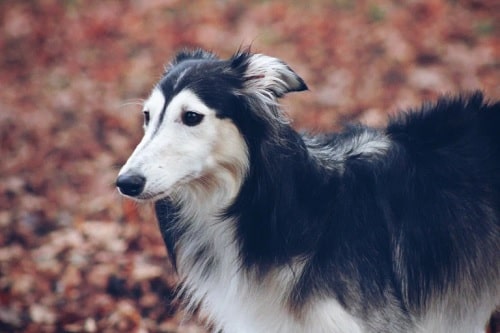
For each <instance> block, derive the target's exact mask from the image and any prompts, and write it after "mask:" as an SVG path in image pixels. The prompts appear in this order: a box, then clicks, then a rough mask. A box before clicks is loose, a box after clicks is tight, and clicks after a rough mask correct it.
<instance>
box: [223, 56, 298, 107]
mask: <svg viewBox="0 0 500 333" xmlns="http://www.w3.org/2000/svg"><path fill="white" fill-rule="evenodd" d="M231 67H232V68H233V69H235V70H237V71H239V72H240V75H242V76H243V79H244V83H243V86H244V89H245V90H248V91H250V92H256V93H265V94H269V93H271V94H272V95H274V96H275V97H281V96H283V95H284V94H286V93H288V92H292V91H303V90H307V85H306V84H305V82H304V80H302V78H301V77H300V76H298V75H297V74H296V73H295V72H294V71H293V70H292V69H291V68H290V67H289V66H288V65H287V64H286V63H284V62H283V61H281V60H280V59H277V58H273V57H269V56H266V55H264V54H251V53H250V52H248V51H244V52H238V53H237V54H235V55H234V56H233V58H232V59H231Z"/></svg>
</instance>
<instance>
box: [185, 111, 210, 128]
mask: <svg viewBox="0 0 500 333" xmlns="http://www.w3.org/2000/svg"><path fill="white" fill-rule="evenodd" d="M181 117H182V123H183V124H184V125H187V126H196V125H198V124H199V123H201V121H202V120H203V117H204V115H202V114H200V113H196V112H193V111H186V112H184V113H183V114H182V116H181Z"/></svg>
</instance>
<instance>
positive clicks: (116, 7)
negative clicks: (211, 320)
mask: <svg viewBox="0 0 500 333" xmlns="http://www.w3.org/2000/svg"><path fill="white" fill-rule="evenodd" d="M499 18H500V3H499V2H498V1H494V0H491V1H487V0H485V1H479V0H467V1H465V0H464V1H460V0H410V1H397V0H393V1H391V0H373V1H369V0H367V1H361V0H360V1H356V0H311V1H307V2H306V1H287V2H282V1H264V0H254V1H245V2H243V1H232V0H219V1H177V0H151V1H142V0H127V1H112V0H110V1H84V0H67V1H62V0H60V1H57V0H39V1H35V0H31V1H8V0H7V1H6V0H3V1H0V140H1V148H0V332H117V331H121V332H184V333H186V332H203V330H202V329H201V328H199V327H198V324H197V323H199V320H198V319H196V317H192V318H191V319H190V318H185V319H183V313H182V311H181V310H180V309H179V302H178V301H177V300H175V299H174V289H173V288H174V285H175V281H176V276H175V273H174V272H173V270H172V268H171V266H170V264H169V263H168V261H167V259H166V252H165V249H164V246H163V242H162V240H161V238H160V235H159V232H158V230H157V225H156V220H155V218H154V216H153V214H152V210H151V207H149V206H147V205H141V206H138V205H136V204H134V203H132V202H130V201H127V200H124V199H122V198H120V196H119V195H118V194H117V192H116V190H115V188H114V185H113V183H114V180H115V177H116V174H117V171H118V169H119V167H120V166H121V164H122V163H123V162H124V161H125V160H126V158H127V157H128V155H129V154H130V153H131V151H132V149H133V148H134V147H135V145H136V144H137V143H138V141H139V139H140V137H141V134H142V128H141V126H142V114H141V112H140V111H141V106H140V102H141V99H142V98H146V97H147V95H148V93H149V92H150V89H151V88H152V86H153V84H154V83H155V82H156V81H157V79H159V77H160V74H161V73H162V71H163V67H164V65H166V64H167V63H168V61H169V59H170V57H172V56H173V55H174V54H175V52H176V51H177V50H179V49H182V48H185V47H203V48H207V49H209V50H212V51H214V52H216V53H218V54H219V55H221V56H223V57H227V56H230V55H231V54H232V53H233V52H234V51H235V50H236V49H238V48H239V47H240V46H246V45H252V50H253V51H255V52H262V53H266V54H269V55H272V56H275V57H279V58H281V59H283V60H285V61H286V62H287V63H288V64H289V65H290V66H291V67H292V68H293V69H294V70H295V71H296V72H297V73H298V74H299V75H300V76H302V77H303V78H304V79H305V81H306V82H307V84H308V86H309V88H310V90H309V91H307V92H302V93H298V94H292V95H290V96H288V97H287V98H286V99H285V100H284V101H283V103H284V108H285V109H286V110H287V112H288V113H289V114H290V116H291V117H292V118H293V119H294V122H293V125H294V126H295V127H296V128H297V129H307V130H310V131H326V130H338V129H339V128H341V126H342V124H344V123H345V122H347V121H359V122H363V123H365V124H369V125H374V126H382V125H383V124H384V123H385V122H386V121H387V117H388V116H389V115H391V114H395V113H397V112H398V111H400V110H401V109H407V108H412V107H417V106H418V105H420V104H421V102H422V101H424V100H435V99H436V98H437V96H439V95H440V94H446V93H458V92H467V91H472V90H475V89H481V90H483V91H484V92H485V95H486V96H487V97H488V98H489V99H499V98H500V84H499V83H500V80H499V78H500V76H499V74H500V61H499V60H500V40H499V39H500V38H499V37H500V33H499V27H498V23H499V21H500V20H499Z"/></svg>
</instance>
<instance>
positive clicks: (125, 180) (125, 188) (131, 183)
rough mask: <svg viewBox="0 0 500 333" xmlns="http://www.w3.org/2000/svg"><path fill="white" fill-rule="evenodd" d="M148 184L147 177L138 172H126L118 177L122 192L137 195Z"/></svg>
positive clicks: (118, 185)
mask: <svg viewBox="0 0 500 333" xmlns="http://www.w3.org/2000/svg"><path fill="white" fill-rule="evenodd" d="M144 185H146V178H145V177H144V176H143V175H141V174H138V173H133V172H126V173H124V174H123V175H119V176H118V178H117V179H116V186H117V187H118V188H119V189H120V192H121V193H122V194H125V195H128V196H131V197H135V196H137V195H139V194H141V192H142V190H143V189H144Z"/></svg>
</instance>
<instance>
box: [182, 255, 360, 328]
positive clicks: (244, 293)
mask: <svg viewBox="0 0 500 333" xmlns="http://www.w3.org/2000/svg"><path fill="white" fill-rule="evenodd" d="M233 251H235V249H234V248H233V247H232V246H227V247H226V248H225V251H224V256H223V257H219V258H218V259H217V260H215V261H214V260H209V261H207V263H208V262H210V263H212V265H213V267H211V268H210V270H209V272H210V273H209V274H206V273H207V271H208V269H207V268H205V269H203V268H201V267H198V268H194V267H193V269H192V270H191V272H190V274H188V275H187V276H186V278H185V283H186V285H185V287H186V288H187V289H188V290H189V291H190V293H191V295H192V296H193V300H194V301H195V302H201V305H202V310H203V312H204V313H205V314H206V315H207V316H208V318H209V320H211V321H213V322H214V324H215V327H216V328H217V329H223V332H232V333H257V332H277V333H279V332H283V333H285V332H286V333H295V332H296V333H299V332H313V333H341V332H352V333H358V332H361V330H360V327H359V326H358V325H357V324H356V320H355V318H354V317H353V316H351V315H350V314H348V313H347V312H346V311H345V310H344V309H343V308H342V307H341V306H340V305H339V303H338V302H337V301H336V300H334V299H331V298H320V297H318V298H317V299H313V300H311V301H309V302H307V303H308V304H307V305H305V304H303V305H302V304H301V305H299V307H298V310H292V307H291V306H290V304H289V300H288V297H289V295H290V292H291V290H292V288H293V287H294V285H295V282H296V280H297V278H298V276H299V275H300V272H301V269H302V265H301V264H296V265H284V266H283V267H281V268H275V269H273V270H272V271H270V272H269V273H268V275H267V276H266V277H265V278H262V279H257V278H255V277H254V276H252V274H248V273H244V270H242V269H241V268H240V266H239V265H238V264H237V263H238V259H237V256H236V255H234V254H235V253H236V252H233ZM302 307H303V308H302ZM215 331H217V330H215Z"/></svg>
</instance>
